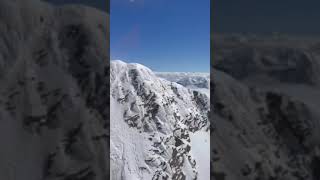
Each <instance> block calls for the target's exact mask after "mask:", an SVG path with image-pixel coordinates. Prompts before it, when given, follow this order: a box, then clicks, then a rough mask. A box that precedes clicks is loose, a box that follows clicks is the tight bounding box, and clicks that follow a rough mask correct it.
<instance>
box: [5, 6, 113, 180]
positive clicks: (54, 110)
mask: <svg viewBox="0 0 320 180" xmlns="http://www.w3.org/2000/svg"><path fill="white" fill-rule="evenodd" d="M108 29H109V27H108V15H107V14H105V13H103V12H100V11H98V10H96V9H93V8H89V7H84V6H71V5H70V6H63V7H54V6H52V5H49V4H47V3H44V2H40V1H37V0H27V1H26V0H1V1H0V143H1V148H0V179H3V180H40V179H41V180H42V179H44V180H49V179H50V180H67V179H69V180H71V179H72V180H106V179H109V167H108V166H109V160H108V155H109V153H108V146H109V145H108V139H109V134H108V131H107V129H108V126H109V122H108V117H109V97H108V92H109V90H110V89H109V80H108V79H109V78H108V77H109V61H108V59H109V54H108V39H109V37H108V34H109V32H108V31H109V30H108Z"/></svg>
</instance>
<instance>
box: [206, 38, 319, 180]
mask: <svg viewBox="0 0 320 180" xmlns="http://www.w3.org/2000/svg"><path fill="white" fill-rule="evenodd" d="M214 37H215V38H216V39H215V38H213V49H214V52H213V59H212V60H213V61H212V71H211V72H212V76H211V88H212V91H211V99H212V101H211V103H212V106H213V107H212V109H213V111H211V124H212V131H211V132H212V134H211V152H212V154H211V157H212V162H211V163H212V164H211V165H212V168H213V169H212V170H213V171H212V174H211V177H212V178H213V179H215V180H242V179H243V180H250V179H252V180H254V179H261V180H264V179H265V180H270V179H277V180H278V179H282V180H302V179H310V180H316V179H318V178H319V170H318V169H319V162H320V161H319V145H320V144H319V143H320V139H319V137H320V136H319V128H320V126H319V120H320V113H319V107H320V104H319V102H320V101H319V100H320V94H319V78H320V76H319V73H320V71H319V55H320V54H319V51H318V50H317V48H316V47H317V44H318V42H316V41H308V40H307V39H298V40H297V39H290V38H289V39H277V40H275V39H273V38H259V37H256V36H255V38H253V37H247V36H234V37H232V36H228V35H224V36H219V35H215V36H214Z"/></svg>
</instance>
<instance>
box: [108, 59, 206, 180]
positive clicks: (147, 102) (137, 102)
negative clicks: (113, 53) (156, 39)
mask: <svg viewBox="0 0 320 180" xmlns="http://www.w3.org/2000/svg"><path fill="white" fill-rule="evenodd" d="M110 70H111V82H110V83H111V103H112V105H111V112H112V113H111V131H119V130H122V131H123V130H125V132H126V133H124V134H120V135H119V134H117V133H114V134H113V133H112V132H111V141H112V144H113V146H112V147H111V154H112V155H111V156H112V157H114V158H112V159H111V162H112V165H111V169H112V172H114V174H113V177H114V178H115V179H117V177H123V178H124V179H126V177H128V178H129V177H139V178H141V179H159V180H160V179H181V178H182V179H183V178H186V179H194V178H196V177H198V178H199V179H205V178H204V177H206V174H204V173H201V174H198V172H203V171H201V169H205V168H209V161H207V163H206V162H203V159H202V158H198V159H197V157H199V156H197V153H196V152H197V151H196V150H193V147H192V143H193V144H196V142H192V141H191V139H192V137H193V136H194V135H195V134H198V132H203V133H204V136H203V137H207V138H208V137H209V132H208V128H209V122H208V113H209V97H208V96H207V95H205V94H203V93H200V92H198V91H196V90H191V89H188V88H186V87H184V86H182V85H179V84H177V83H173V82H170V81H167V80H164V79H162V78H159V77H158V76H157V75H155V73H153V72H152V71H151V70H150V69H149V68H147V67H145V66H143V65H140V64H127V63H124V62H122V61H111V69H110ZM131 137H137V139H136V140H134V141H131V140H130V139H131ZM203 139H205V138H202V140H203ZM202 143H203V144H202V145H203V146H204V147H207V149H209V146H208V145H209V144H208V143H209V140H208V139H207V141H206V142H205V141H203V142H202ZM121 144H130V145H121ZM141 146H142V147H144V148H143V149H141ZM137 148H140V149H141V152H137V151H135V149H137ZM120 149H126V150H125V151H123V150H120ZM198 154H199V153H198ZM120 156H121V157H123V156H124V157H126V159H130V160H129V161H130V163H129V164H124V163H123V162H121V161H120V160H119V159H118V158H116V157H120ZM132 156H134V157H132ZM137 159H143V160H144V161H143V162H140V160H137ZM197 161H199V164H198V165H196V162H197ZM201 161H202V162H201ZM119 167H121V170H119ZM129 169H135V170H134V172H130V171H129ZM128 178H127V179H128Z"/></svg>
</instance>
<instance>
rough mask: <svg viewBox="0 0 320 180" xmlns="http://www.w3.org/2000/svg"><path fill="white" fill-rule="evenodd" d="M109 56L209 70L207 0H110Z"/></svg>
mask: <svg viewBox="0 0 320 180" xmlns="http://www.w3.org/2000/svg"><path fill="white" fill-rule="evenodd" d="M110 38H111V41H110V44H111V47H110V49H111V59H120V60H124V61H126V62H137V63H141V64H144V65H146V66H148V67H149V68H151V69H153V70H155V71H187V72H209V64H210V0H201V1H195V0H193V1H192V0H111V9H110Z"/></svg>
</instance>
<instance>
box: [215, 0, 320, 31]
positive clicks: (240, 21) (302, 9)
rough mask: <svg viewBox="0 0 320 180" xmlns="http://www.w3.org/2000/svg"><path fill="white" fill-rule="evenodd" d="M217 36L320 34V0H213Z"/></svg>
mask: <svg viewBox="0 0 320 180" xmlns="http://www.w3.org/2000/svg"><path fill="white" fill-rule="evenodd" d="M212 2H213V6H214V8H213V28H214V31H217V32H252V33H270V32H280V33H286V34H302V35H303V34H307V35H309V34H319V33H320V25H319V18H320V14H319V8H320V1H319V0H307V1H303V0H213V1H212Z"/></svg>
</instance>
